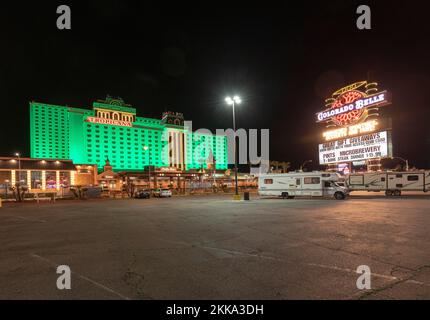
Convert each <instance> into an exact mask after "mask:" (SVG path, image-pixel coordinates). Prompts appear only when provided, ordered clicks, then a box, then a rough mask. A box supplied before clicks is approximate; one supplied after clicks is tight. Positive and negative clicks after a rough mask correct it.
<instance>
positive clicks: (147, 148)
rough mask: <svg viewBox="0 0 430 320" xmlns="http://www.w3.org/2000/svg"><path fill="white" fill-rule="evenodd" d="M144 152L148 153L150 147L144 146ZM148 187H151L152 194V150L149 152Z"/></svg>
mask: <svg viewBox="0 0 430 320" xmlns="http://www.w3.org/2000/svg"><path fill="white" fill-rule="evenodd" d="M143 150H145V151H148V150H149V147H148V146H144V147H143ZM148 185H149V192H151V150H149V155H148Z"/></svg>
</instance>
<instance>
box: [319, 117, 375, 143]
mask: <svg viewBox="0 0 430 320" xmlns="http://www.w3.org/2000/svg"><path fill="white" fill-rule="evenodd" d="M378 124H379V123H378V121H376V120H370V121H367V122H363V123H359V124H355V125H352V126H349V127H344V128H340V129H335V130H329V131H326V132H324V133H323V137H324V139H325V140H326V141H330V140H335V139H339V138H344V137H349V136H354V135H358V134H361V133H369V132H373V131H375V130H376V129H377V128H378Z"/></svg>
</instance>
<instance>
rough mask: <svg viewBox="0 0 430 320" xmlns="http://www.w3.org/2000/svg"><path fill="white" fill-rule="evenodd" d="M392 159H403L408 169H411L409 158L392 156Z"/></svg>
mask: <svg viewBox="0 0 430 320" xmlns="http://www.w3.org/2000/svg"><path fill="white" fill-rule="evenodd" d="M391 159H399V160H402V161H403V162H404V163H405V165H406V171H409V161H408V160H406V159H403V158H401V157H391Z"/></svg>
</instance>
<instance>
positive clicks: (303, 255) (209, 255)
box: [0, 194, 430, 299]
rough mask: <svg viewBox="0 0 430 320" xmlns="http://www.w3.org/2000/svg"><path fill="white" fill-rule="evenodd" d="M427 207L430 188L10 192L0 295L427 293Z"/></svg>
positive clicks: (0, 215)
mask: <svg viewBox="0 0 430 320" xmlns="http://www.w3.org/2000/svg"><path fill="white" fill-rule="evenodd" d="M429 208H430V196H428V195H424V194H423V195H406V196H403V197H400V198H387V197H384V196H382V195H380V194H375V195H374V194H356V195H353V196H352V197H350V198H349V199H348V200H345V201H336V200H324V199H294V200H281V199H258V198H256V196H255V195H251V201H232V200H231V196H189V197H173V198H169V199H158V198H157V199H155V198H151V199H145V200H144V199H142V200H137V199H124V200H120V199H118V200H88V201H57V202H56V203H55V204H50V203H40V204H34V203H24V204H7V205H4V206H3V207H2V208H0V245H1V259H0V299H403V298H405V299H430V210H429ZM58 265H68V266H70V268H71V270H72V282H71V284H72V288H71V290H58V289H57V287H56V281H57V277H58V276H59V275H58V274H56V267H57V266H58ZM360 265H367V266H369V268H370V270H371V272H372V276H371V281H372V283H371V285H372V289H371V290H359V289H357V287H356V281H357V278H358V277H359V274H357V273H356V272H355V271H356V269H357V267H358V266H360Z"/></svg>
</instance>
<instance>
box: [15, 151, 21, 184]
mask: <svg viewBox="0 0 430 320" xmlns="http://www.w3.org/2000/svg"><path fill="white" fill-rule="evenodd" d="M15 156H16V157H18V185H19V186H20V185H21V155H20V154H19V152H17V153H15Z"/></svg>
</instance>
